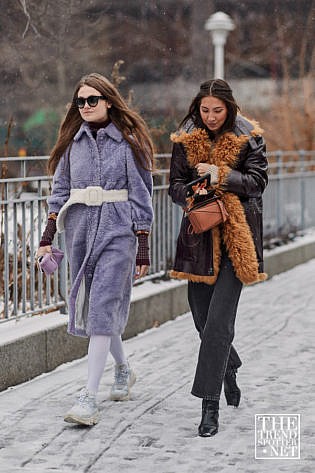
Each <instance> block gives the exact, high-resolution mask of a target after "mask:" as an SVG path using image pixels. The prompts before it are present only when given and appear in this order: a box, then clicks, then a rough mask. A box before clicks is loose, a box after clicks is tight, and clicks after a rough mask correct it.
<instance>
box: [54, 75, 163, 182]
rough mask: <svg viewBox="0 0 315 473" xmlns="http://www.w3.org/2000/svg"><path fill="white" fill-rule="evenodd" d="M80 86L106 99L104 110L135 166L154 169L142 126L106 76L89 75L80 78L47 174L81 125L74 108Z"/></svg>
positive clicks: (144, 126) (146, 132) (148, 138)
mask: <svg viewBox="0 0 315 473" xmlns="http://www.w3.org/2000/svg"><path fill="white" fill-rule="evenodd" d="M84 85H88V86H90V87H93V88H94V89H96V90H98V91H99V92H100V93H101V94H102V95H104V96H105V97H106V98H107V100H108V102H109V103H111V105H112V106H111V107H110V108H109V109H108V117H109V119H110V120H111V122H112V123H113V124H114V125H115V126H116V127H117V128H118V129H119V130H120V131H121V133H122V135H123V137H124V139H125V140H126V141H127V142H128V143H129V145H130V146H131V149H132V151H133V153H134V155H135V158H136V160H137V162H138V163H139V165H140V166H142V167H143V168H144V169H148V170H152V169H153V167H154V164H153V161H154V158H153V153H154V149H153V142H152V140H151V137H150V133H149V130H148V127H147V125H146V123H145V122H144V120H143V119H142V118H141V117H140V115H139V114H138V113H137V112H135V111H134V110H131V109H130V108H129V107H128V105H127V103H126V102H125V100H124V99H123V98H122V96H121V95H120V93H119V92H118V90H117V89H116V87H114V85H113V84H112V83H111V82H110V81H109V80H108V79H106V77H104V76H102V75H101V74H97V73H92V74H89V75H86V76H84V77H82V79H81V80H80V81H79V82H78V84H77V86H76V88H75V91H74V94H73V98H72V102H71V105H70V107H69V109H68V111H67V113H66V116H65V118H64V119H63V121H62V123H61V125H60V129H59V134H58V138H57V142H56V144H55V146H54V147H53V149H52V151H51V154H50V158H49V160H48V172H49V174H53V173H54V172H55V170H56V167H57V165H58V163H59V161H60V159H61V157H62V155H63V154H64V153H65V152H66V150H67V148H68V147H69V146H71V143H72V140H73V138H74V136H75V134H76V133H77V131H78V130H79V128H80V126H81V124H82V122H83V119H82V117H81V115H80V112H79V110H78V108H77V106H76V105H75V99H76V98H77V96H78V92H79V90H80V88H81V87H83V86H84Z"/></svg>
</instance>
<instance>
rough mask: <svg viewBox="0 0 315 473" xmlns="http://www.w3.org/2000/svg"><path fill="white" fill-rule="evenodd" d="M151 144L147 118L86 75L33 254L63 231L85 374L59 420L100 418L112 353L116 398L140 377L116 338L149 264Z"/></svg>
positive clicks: (65, 126)
mask: <svg viewBox="0 0 315 473" xmlns="http://www.w3.org/2000/svg"><path fill="white" fill-rule="evenodd" d="M152 168H153V145H152V141H151V138H150V135H149V132H148V129H147V126H146V124H145V123H144V121H143V120H142V118H141V117H140V116H139V115H138V114H137V113H136V112H134V111H133V110H131V109H130V108H129V107H128V105H127V104H126V102H125V101H124V99H123V98H122V97H121V95H120V93H119V92H118V90H117V89H116V88H115V87H114V86H113V84H111V83H110V82H109V81H108V80H107V79H106V78H105V77H103V76H101V75H100V74H96V73H93V74H89V75H88V76H85V77H83V78H82V79H81V80H80V81H79V83H78V85H77V87H76V88H75V92H74V95H73V100H72V103H71V106H70V108H69V109H68V112H67V114H66V117H65V119H64V120H63V122H62V124H61V127H60V131H59V136H58V139H57V143H56V145H55V147H54V148H53V150H52V153H51V156H50V159H49V162H48V170H49V172H50V173H52V174H53V175H54V177H53V188H52V193H51V196H50V197H49V198H48V223H47V226H46V229H45V231H44V233H43V236H42V239H41V242H40V247H39V249H38V251H37V256H38V258H40V257H41V256H43V255H44V254H45V253H47V252H48V253H50V252H51V244H52V240H53V238H54V234H55V232H56V230H59V231H63V230H64V231H65V239H66V249H67V256H68V259H69V264H70V269H71V290H70V295H69V328H68V331H69V333H71V334H73V335H78V336H83V337H89V338H90V340H89V349H88V379H87V385H86V387H85V388H84V389H83V390H82V391H81V392H80V395H79V398H78V401H77V402H76V403H75V404H74V406H73V407H72V409H71V410H70V411H69V412H68V413H67V414H66V416H65V421H66V422H73V423H79V424H84V425H93V424H96V423H97V422H98V419H99V411H98V408H97V405H96V394H97V391H98V388H99V383H100V380H101V376H102V374H103V371H104V367H105V364H106V360H107V356H108V353H109V352H111V354H112V356H113V357H114V359H115V362H116V366H115V381H114V384H113V386H112V388H111V395H110V398H111V399H112V400H127V399H129V395H130V388H131V386H132V385H133V384H134V382H135V380H136V377H135V374H134V372H133V370H132V369H131V368H130V366H129V364H128V361H127V359H126V356H125V353H124V349H123V345H122V340H121V334H122V333H123V331H124V329H125V326H126V323H127V319H128V313H129V306H130V296H131V288H132V284H133V280H134V279H137V278H139V277H143V276H144V275H145V274H146V273H147V270H148V267H149V265H150V260H149V246H148V235H149V232H150V229H151V225H152V220H153V210H152Z"/></svg>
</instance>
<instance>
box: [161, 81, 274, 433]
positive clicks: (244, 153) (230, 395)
mask: <svg viewBox="0 0 315 473" xmlns="http://www.w3.org/2000/svg"><path fill="white" fill-rule="evenodd" d="M237 112H238V106H237V104H236V102H235V99H234V97H233V94H232V90H231V88H230V87H229V85H228V84H227V83H226V82H225V81H223V80H221V79H216V80H209V81H207V82H204V83H203V84H201V86H200V91H199V93H198V94H197V96H196V97H195V98H194V99H193V101H192V103H191V106H190V108H189V112H188V114H187V115H186V117H185V118H184V119H183V121H182V123H181V127H180V129H179V131H178V132H177V133H176V134H173V135H172V136H171V139H172V141H173V142H174V145H173V153H172V161H171V169H170V187H169V194H170V196H171V197H172V200H173V201H174V202H175V203H176V204H178V205H180V206H182V207H183V208H185V207H186V206H187V199H186V197H187V195H186V194H187V184H188V183H189V182H191V181H193V180H195V179H196V178H198V177H200V176H203V175H204V174H206V173H210V174H211V188H212V189H213V190H215V193H216V195H218V196H219V197H220V198H221V200H222V201H223V203H224V205H225V207H226V210H227V212H228V214H229V217H228V219H227V221H226V222H225V223H224V224H221V225H220V226H219V227H215V228H214V229H212V230H209V231H207V232H204V233H201V234H191V232H189V231H188V226H189V220H188V218H187V217H186V216H185V214H184V216H183V220H182V224H181V228H180V233H179V236H178V241H177V252H176V257H175V262H174V268H173V270H172V271H171V276H172V277H175V278H179V279H188V300H189V304H190V307H191V311H192V315H193V319H194V323H195V326H196V328H197V330H198V332H199V335H200V339H201V344H200V351H199V358H198V364H197V368H196V374H195V379H194V383H193V387H192V394H193V395H195V396H197V397H200V398H202V400H203V401H202V419H201V423H200V425H199V429H198V432H199V435H200V436H202V437H208V436H212V435H215V434H216V433H217V432H218V416H219V414H218V410H219V399H220V393H221V389H222V384H223V381H224V392H225V397H226V400H227V403H228V405H233V406H235V407H237V406H238V405H239V402H240V394H241V393H240V389H239V387H238V386H237V383H236V372H237V369H238V368H239V367H240V366H241V364H242V363H241V360H240V358H239V356H238V354H237V352H236V350H235V348H234V347H233V346H232V340H233V337H234V323H235V316H236V311H237V306H238V301H239V297H240V294H241V290H242V287H243V284H252V283H256V282H258V281H263V280H264V279H266V274H265V273H264V272H263V246H262V244H263V241H262V193H263V191H264V189H265V187H266V185H267V183H268V178H267V167H268V164H267V158H266V148H265V142H264V140H263V138H262V136H261V132H262V130H261V129H260V128H259V126H258V124H257V123H256V122H251V121H249V120H248V119H246V118H244V117H242V116H241V115H239V114H238V113H237Z"/></svg>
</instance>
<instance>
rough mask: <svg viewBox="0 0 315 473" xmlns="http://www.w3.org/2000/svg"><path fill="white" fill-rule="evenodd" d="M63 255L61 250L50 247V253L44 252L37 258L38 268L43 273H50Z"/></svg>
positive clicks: (54, 269)
mask: <svg viewBox="0 0 315 473" xmlns="http://www.w3.org/2000/svg"><path fill="white" fill-rule="evenodd" d="M63 256H64V253H63V251H61V250H58V249H57V248H54V247H53V246H52V247H51V253H46V254H45V255H44V256H41V258H39V260H38V265H39V268H40V270H41V271H42V272H44V273H45V274H52V273H53V272H54V271H56V269H57V268H58V265H59V264H60V263H61V261H62V258H63Z"/></svg>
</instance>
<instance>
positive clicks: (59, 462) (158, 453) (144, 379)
mask: <svg viewBox="0 0 315 473" xmlns="http://www.w3.org/2000/svg"><path fill="white" fill-rule="evenodd" d="M314 282H315V260H311V261H309V262H308V263H304V264H302V265H299V266H297V267H296V268H294V269H292V270H290V271H288V272H286V273H282V274H280V275H278V276H274V277H273V278H272V279H270V280H268V281H266V282H264V283H262V284H259V285H255V286H252V287H246V288H245V289H244V291H243V294H242V296H241V301H240V306H239V311H238V318H237V326H236V338H235V346H236V347H237V349H238V350H239V352H240V355H241V357H242V359H243V366H242V368H241V369H240V372H239V378H238V379H239V384H240V387H241V389H242V399H241V404H240V407H239V408H238V409H233V408H231V407H227V406H226V403H225V400H224V397H222V402H221V410H220V429H219V433H218V435H216V436H215V437H213V438H210V439H209V438H206V439H205V438H200V437H198V436H197V427H198V423H199V421H200V407H201V401H200V400H199V399H197V398H194V397H193V396H191V394H190V388H191V384H192V379H193V375H194V368H195V364H196V359H197V354H198V346H199V340H198V338H197V335H196V332H195V329H194V327H193V323H192V320H191V316H190V314H186V315H183V316H180V317H178V318H177V319H176V320H174V321H170V322H167V323H165V324H164V325H162V326H161V327H159V328H155V329H151V330H148V331H146V332H144V333H143V334H141V335H138V336H136V337H134V338H131V339H129V340H127V341H126V350H127V353H128V355H129V359H130V362H131V364H132V366H133V368H134V369H135V371H136V373H137V375H138V381H137V383H136V384H135V386H134V388H133V391H132V399H131V400H130V401H129V402H123V403H114V402H111V401H109V400H108V394H109V388H110V385H111V382H112V377H113V365H112V362H110V364H109V365H108V367H107V369H106V371H105V373H104V376H103V380H102V384H101V390H100V393H99V402H100V409H101V414H102V418H101V420H100V423H99V424H98V425H96V426H95V427H92V428H83V427H79V426H72V425H70V424H66V423H65V422H64V421H63V414H64V413H65V411H66V410H67V409H68V408H69V407H70V406H71V405H72V403H73V399H74V397H75V395H76V394H77V392H78V391H79V390H80V389H81V387H82V386H83V385H84V382H85V379H86V369H87V362H86V358H84V359H82V360H79V361H75V362H72V363H69V364H66V365H63V366H61V367H59V368H57V369H56V370H55V371H53V372H50V373H48V374H45V375H42V376H40V377H38V378H35V379H34V380H32V381H30V382H28V383H25V384H22V385H19V386H17V387H14V388H10V389H8V390H6V391H3V392H2V393H0V419H1V440H0V471H1V473H2V472H3V473H9V472H10V473H11V472H12V473H18V472H35V473H36V472H40V473H42V472H43V473H44V472H58V473H70V472H71V473H73V472H79V473H101V472H102V473H103V472H104V473H105V472H110V473H120V472H122V473H124V472H128V473H155V472H156V473H177V472H180V473H197V472H198V473H208V472H209V473H210V472H211V473H212V472H218V473H225V472H229V473H232V472H233V473H235V472H240V473H253V472H255V473H256V472H257V473H267V472H268V473H278V472H290V473H312V472H314V471H315V459H314V452H315V428H314V424H315V407H314V380H313V378H314V365H315V363H314V362H315V349H314V325H315V320H314V314H315V293H314ZM255 414H300V415H301V431H300V438H301V458H300V459H288V458H285V459H272V460H257V459H255Z"/></svg>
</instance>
